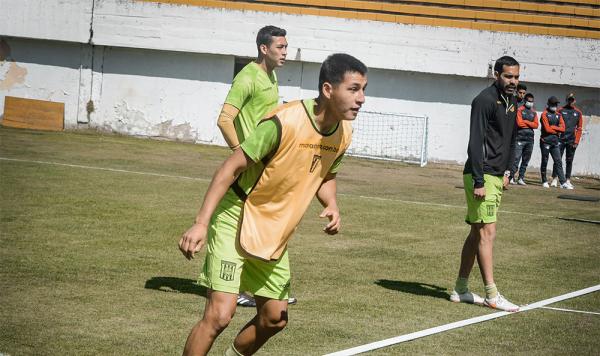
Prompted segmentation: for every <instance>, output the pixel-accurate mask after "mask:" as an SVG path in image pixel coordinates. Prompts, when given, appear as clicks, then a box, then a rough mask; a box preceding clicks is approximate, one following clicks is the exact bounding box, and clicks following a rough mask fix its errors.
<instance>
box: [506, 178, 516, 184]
mask: <svg viewBox="0 0 600 356" xmlns="http://www.w3.org/2000/svg"><path fill="white" fill-rule="evenodd" d="M508 183H510V184H517V182H515V179H514V178H511V179H510V181H509V182H508Z"/></svg>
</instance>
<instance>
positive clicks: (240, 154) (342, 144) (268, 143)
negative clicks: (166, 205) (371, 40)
mask: <svg viewBox="0 0 600 356" xmlns="http://www.w3.org/2000/svg"><path fill="white" fill-rule="evenodd" d="M366 86H367V68H366V67H365V65H364V64H363V63H362V62H360V61H359V60H357V59H356V58H354V57H352V56H350V55H347V54H333V55H331V56H329V57H328V58H327V59H326V60H325V61H324V62H323V64H322V66H321V71H320V74H319V96H318V98H316V99H308V100H304V101H293V102H290V103H287V104H284V105H282V106H279V107H278V108H277V109H275V110H274V111H273V112H271V113H270V114H269V115H268V116H267V118H266V119H264V120H262V121H261V122H260V124H259V125H258V127H257V128H256V130H254V132H253V133H251V134H250V135H249V136H248V137H247V138H246V140H245V141H244V142H243V143H242V144H241V146H240V149H238V150H235V151H234V152H233V154H232V155H231V156H230V157H229V158H228V159H227V160H226V161H225V162H224V163H223V165H222V166H221V167H220V168H219V169H218V170H217V172H216V173H215V175H214V177H213V179H212V181H211V183H210V185H209V187H208V191H207V193H206V195H205V197H204V202H203V203H202V207H201V208H200V211H199V212H198V214H197V216H196V220H195V223H194V224H193V225H192V227H190V228H189V229H188V230H187V231H186V232H185V233H184V234H183V236H182V237H181V239H180V241H179V249H180V250H181V252H182V253H183V254H184V256H185V257H186V258H188V259H192V258H193V257H194V254H195V253H196V252H198V251H199V250H200V249H201V248H202V246H203V245H204V244H205V243H206V244H207V246H208V247H207V253H206V258H205V261H204V267H203V269H202V273H201V275H200V278H199V281H200V284H202V285H204V286H206V287H207V288H208V290H209V291H208V295H207V301H206V305H205V308H204V315H203V317H202V320H200V321H199V322H198V323H197V324H196V325H195V326H194V327H193V329H192V330H191V332H190V334H189V336H188V339H187V342H186V345H185V349H184V355H205V354H206V353H207V352H208V351H209V350H210V347H211V346H212V344H213V342H214V340H215V338H216V337H217V336H218V335H219V334H220V333H221V332H222V331H223V330H224V329H225V328H226V327H227V325H228V324H229V322H230V320H231V318H232V317H233V315H234V313H235V309H236V298H237V294H238V293H239V291H240V290H247V291H249V292H252V293H253V294H254V296H255V298H256V315H255V316H254V318H252V320H250V321H249V322H248V323H247V324H246V325H245V326H244V327H243V328H242V330H241V331H240V332H239V334H238V335H237V336H236V338H235V340H234V342H233V343H232V344H231V345H230V347H229V349H228V350H227V352H226V354H227V355H251V354H253V353H255V352H256V351H257V350H258V349H259V348H260V347H261V346H262V345H263V344H264V343H265V342H266V341H267V340H268V339H269V338H270V337H271V336H273V335H275V334H276V333H277V332H279V331H280V330H282V329H283V328H284V327H285V325H286V323H287V319H288V316H287V305H288V302H287V298H288V295H289V289H290V266H289V261H288V252H287V242H288V241H289V239H290V238H291V236H292V234H293V232H294V230H295V229H296V226H297V225H298V223H299V222H300V219H301V218H302V215H303V214H304V212H305V211H306V209H307V208H308V205H309V204H310V201H311V200H312V197H313V196H314V195H316V196H317V198H318V200H319V201H320V202H321V204H322V205H323V207H324V209H323V211H322V213H321V214H320V217H322V218H328V220H329V222H328V223H327V225H326V226H325V228H324V231H325V233H328V234H332V235H333V234H336V233H337V232H338V231H339V229H340V213H339V209H338V205H337V199H336V191H337V185H336V184H337V183H336V179H335V176H336V173H337V171H338V168H339V166H340V162H341V159H342V157H343V155H344V152H345V150H346V149H347V148H348V146H349V145H350V140H351V136H352V126H351V124H350V121H352V120H354V119H355V118H356V115H357V114H358V111H359V110H360V108H361V106H362V105H363V103H364V102H365V88H366Z"/></svg>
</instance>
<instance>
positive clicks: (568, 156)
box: [565, 144, 577, 184]
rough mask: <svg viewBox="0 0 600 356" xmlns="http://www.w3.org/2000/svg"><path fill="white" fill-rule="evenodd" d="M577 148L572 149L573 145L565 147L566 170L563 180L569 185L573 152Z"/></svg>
mask: <svg viewBox="0 0 600 356" xmlns="http://www.w3.org/2000/svg"><path fill="white" fill-rule="evenodd" d="M576 149H577V147H574V146H573V144H567V145H566V159H565V160H566V170H565V178H566V179H567V182H569V184H571V171H572V169H573V159H574V158H575V150H576Z"/></svg>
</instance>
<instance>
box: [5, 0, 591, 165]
mask: <svg viewBox="0 0 600 356" xmlns="http://www.w3.org/2000/svg"><path fill="white" fill-rule="evenodd" d="M33 4H34V5H33ZM0 7H1V8H3V9H5V8H10V9H11V16H7V15H6V14H7V12H6V11H2V12H0V36H2V40H3V42H2V43H3V47H2V49H1V52H0V54H2V55H1V56H0V57H2V58H0V113H1V112H2V111H3V105H4V100H3V98H4V96H6V95H12V96H20V97H26V98H33V99H43V100H52V101H61V102H64V103H65V104H66V105H65V110H66V112H65V125H66V127H67V128H68V129H77V128H82V127H92V128H97V129H99V130H103V131H112V132H119V133H123V134H130V135H137V136H150V137H163V138H168V139H180V140H186V141H194V142H204V143H214V144H224V141H223V139H222V138H221V135H220V132H219V131H218V129H217V127H216V123H215V120H216V116H217V114H218V112H219V109H220V106H221V104H222V102H223V100H224V98H225V96H226V94H227V90H228V88H229V85H230V83H231V80H232V77H233V66H234V56H248V57H251V56H254V55H255V51H256V50H255V46H254V44H253V42H254V38H255V35H256V31H257V29H258V28H260V27H261V26H263V25H264V24H267V23H270V24H274V25H280V26H283V27H285V28H286V29H287V30H288V33H289V35H288V41H289V43H290V50H289V55H288V59H289V61H288V63H287V64H286V65H285V66H284V67H283V68H282V69H281V70H279V72H278V77H279V81H280V96H281V100H293V99H296V98H305V97H311V96H315V95H316V87H317V77H318V70H319V64H318V62H320V61H321V60H322V59H324V58H325V57H326V56H327V55H328V54H330V53H333V52H337V51H344V52H350V53H352V54H353V55H355V56H357V57H358V58H360V59H361V60H363V61H364V62H365V63H366V64H367V65H369V66H370V72H369V88H368V90H367V94H368V97H367V102H366V104H365V106H364V109H365V110H368V111H378V112H395V113H408V114H413V115H426V116H428V117H429V119H430V133H429V146H428V152H429V159H430V161H451V162H459V163H461V162H464V160H465V159H466V145H467V140H468V120H469V110H470V102H471V100H472V98H473V97H474V96H475V95H477V93H479V92H480V91H481V90H482V89H483V88H484V87H486V86H487V85H489V84H490V81H489V79H486V75H487V67H488V63H489V62H490V61H491V60H492V59H494V58H497V57H499V56H501V55H503V54H509V55H514V56H515V57H516V58H517V59H518V60H519V61H520V62H521V63H522V68H521V73H522V79H523V80H524V81H525V82H526V83H527V84H528V86H529V89H530V91H532V92H533V93H534V94H535V95H536V99H537V103H538V109H540V110H541V109H543V104H544V103H545V101H546V99H547V97H548V96H550V95H556V96H558V97H559V98H561V99H562V98H564V96H565V95H566V93H568V92H571V91H574V92H575V93H576V94H577V99H578V104H579V106H580V107H581V108H582V109H583V111H584V114H585V115H586V117H585V122H586V131H585V132H584V137H583V139H582V143H581V146H580V148H579V149H578V152H577V158H576V161H575V166H574V172H577V173H578V174H583V173H585V174H594V175H600V160H599V159H598V158H597V156H596V155H595V154H594V152H593V148H594V147H600V89H599V88H600V57H599V56H597V54H596V51H597V48H600V41H594V40H589V39H588V40H584V39H574V38H558V37H548V36H524V35H518V34H510V33H493V32H484V31H470V30H461V29H450V28H434V27H425V26H411V25H402V24H393V23H382V22H374V21H355V20H344V19H337V18H323V17H316V16H295V15H283V14H281V15H278V14H275V15H274V14H272V13H268V14H267V13H260V12H249V11H245V12H244V11H231V10H224V9H223V10H220V9H207V8H201V7H194V6H180V5H168V4H160V5H159V4H155V3H149V2H135V1H124V0H120V1H117V0H96V1H94V2H92V1H91V0H90V1H76V0H61V1H58V0H49V1H43V2H42V1H33V0H29V1H17V0H0ZM13 10H14V12H12V11H13ZM65 10H68V11H70V12H67V11H65ZM13 13H14V14H17V15H15V16H13V15H12V14H13ZM58 19H62V20H61V21H59V20H58ZM43 28H45V29H46V31H43ZM90 29H92V30H93V37H91V43H93V45H92V44H89V43H88V42H90V31H89V30H90ZM42 32H44V33H43V34H42ZM27 38H36V39H27ZM49 39H51V40H49ZM58 40H60V41H58ZM558 49H560V50H558ZM549 54H550V55H549ZM90 101H91V102H92V103H93V107H94V111H92V112H88V110H87V106H88V105H87V104H88V103H89V102H90ZM538 134H539V133H538ZM539 161H540V158H539V150H538V149H537V148H536V150H535V151H534V156H533V158H532V161H531V165H532V166H539Z"/></svg>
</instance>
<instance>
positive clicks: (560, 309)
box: [542, 307, 600, 315]
mask: <svg viewBox="0 0 600 356" xmlns="http://www.w3.org/2000/svg"><path fill="white" fill-rule="evenodd" d="M542 309H550V310H558V311H563V312H570V313H581V314H594V315H600V313H596V312H591V311H586V310H575V309H565V308H553V307H542Z"/></svg>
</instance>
